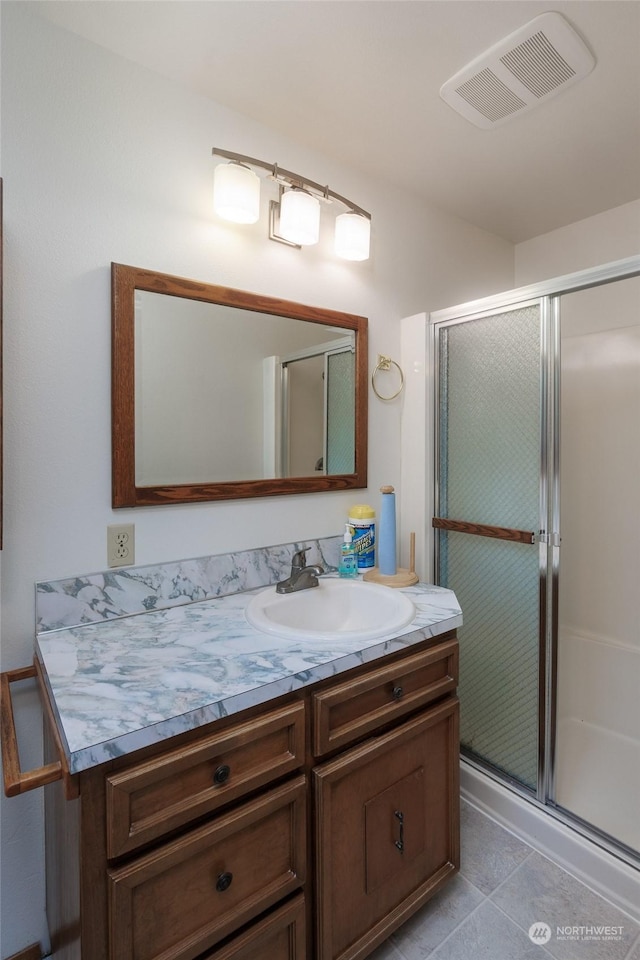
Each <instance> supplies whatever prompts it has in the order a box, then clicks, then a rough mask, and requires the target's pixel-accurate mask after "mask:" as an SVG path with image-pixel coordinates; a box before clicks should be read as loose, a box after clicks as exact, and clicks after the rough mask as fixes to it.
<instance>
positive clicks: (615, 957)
mask: <svg viewBox="0 0 640 960" xmlns="http://www.w3.org/2000/svg"><path fill="white" fill-rule="evenodd" d="M461 847H462V857H461V867H460V873H459V874H457V875H456V877H455V878H454V879H453V880H452V881H451V883H450V884H448V886H446V887H445V888H444V889H443V890H441V891H440V893H438V894H436V896H435V897H434V898H433V899H432V900H430V901H429V903H427V904H426V905H425V906H424V907H423V908H422V910H420V911H419V912H418V913H417V914H415V916H414V917H412V919H411V920H409V921H408V923H406V924H405V925H404V926H403V927H401V928H400V929H399V930H398V931H397V932H396V933H395V934H394V935H393V936H392V937H391V938H390V940H388V941H387V943H385V944H384V945H383V946H382V947H380V948H379V949H378V950H377V951H376V952H375V953H374V954H372V957H371V960H426V958H429V960H551V958H555V960H640V925H639V924H637V923H634V921H633V920H631V919H630V918H629V917H628V916H627V915H626V914H624V913H622V912H621V911H620V910H618V909H617V908H616V907H614V906H612V905H611V904H610V903H608V902H607V901H606V900H603V899H602V897H599V896H598V895H597V894H595V893H593V891H592V890H590V889H589V888H588V887H586V886H585V885H584V884H583V883H580V881H579V880H576V879H574V877H572V876H570V875H569V874H568V873H566V872H565V871H564V870H562V869H561V868H560V867H558V866H557V865H556V864H555V863H552V862H551V861H550V860H548V859H547V858H546V857H543V856H542V855H541V854H539V853H538V852H537V851H536V850H534V849H533V848H532V847H530V846H528V845H527V844H526V843H523V842H522V841H521V840H519V839H518V838H517V837H514V836H513V834H511V833H509V832H508V831H507V830H504V829H503V828H502V827H500V826H498V824H496V823H494V821H493V820H490V819H489V818H488V817H486V816H484V814H482V813H480V812H479V811H478V810H476V809H475V808H474V807H472V806H471V805H470V804H468V803H465V802H464V801H463V802H462V810H461ZM534 923H537V924H542V923H546V924H548V926H549V927H550V929H551V938H550V939H549V940H548V941H547V942H546V943H545V944H541V943H538V942H536V943H534V942H532V941H531V939H530V938H529V929H530V927H531V926H532V924H534ZM597 926H609V927H622V932H621V934H620V939H609V940H605V939H586V938H585V937H584V936H583V935H582V934H579V935H578V936H579V939H575V938H574V939H563V938H562V936H560V937H558V935H557V932H558V927H597ZM616 933H617V931H616Z"/></svg>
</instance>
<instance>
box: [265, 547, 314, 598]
mask: <svg viewBox="0 0 640 960" xmlns="http://www.w3.org/2000/svg"><path fill="white" fill-rule="evenodd" d="M323 573H324V569H323V568H322V567H319V566H318V565H317V564H312V565H311V566H309V567H308V566H307V551H306V550H298V551H297V553H294V555H293V559H292V561H291V574H290V575H289V576H288V577H287V579H286V580H281V581H280V583H278V584H276V593H295V592H296V591H297V590H308V589H309V588H310V587H317V586H318V577H321V576H322V574H323Z"/></svg>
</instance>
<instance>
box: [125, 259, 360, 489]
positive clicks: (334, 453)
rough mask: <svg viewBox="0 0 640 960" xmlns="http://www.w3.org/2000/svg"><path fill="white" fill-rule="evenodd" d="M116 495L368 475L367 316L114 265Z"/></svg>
mask: <svg viewBox="0 0 640 960" xmlns="http://www.w3.org/2000/svg"><path fill="white" fill-rule="evenodd" d="M111 281H112V370H111V374H112V376H111V383H112V398H111V407H112V457H113V462H112V467H113V488H112V489H113V506H114V507H134V506H149V505H155V506H157V505H160V504H169V503H189V502H194V501H206V500H232V499H240V498H244V497H267V496H276V495H281V494H292V493H316V492H322V491H326V490H348V489H355V488H358V487H365V486H366V485H367V318H366V317H360V316H356V315H353V314H348V313H340V312H338V311H334V310H324V309H322V308H320V307H312V306H308V305H305V304H300V303H294V302H291V301H288V300H280V299H277V298H274V297H266V296H261V295H259V294H255V293H248V292H246V291H243V290H234V289H231V288H229V287H219V286H213V285H211V284H207V283H200V282H198V281H195V280H187V279H184V278H182V277H174V276H170V275H169V274H163V273H156V272H154V271H151V270H143V269H139V268H137V267H130V266H125V265H123V264H119V263H113V264H112V265H111Z"/></svg>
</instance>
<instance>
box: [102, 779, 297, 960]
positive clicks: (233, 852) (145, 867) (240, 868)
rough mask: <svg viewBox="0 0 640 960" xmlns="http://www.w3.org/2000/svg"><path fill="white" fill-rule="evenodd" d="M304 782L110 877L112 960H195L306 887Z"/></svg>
mask: <svg viewBox="0 0 640 960" xmlns="http://www.w3.org/2000/svg"><path fill="white" fill-rule="evenodd" d="M305 783H306V781H305V779H304V777H297V778H296V779H295V780H293V781H292V782H290V783H288V784H285V785H284V786H281V787H277V788H275V789H273V790H271V791H270V792H269V793H267V794H265V795H264V796H261V797H258V798H257V799H256V800H252V801H249V802H248V803H245V804H243V805H242V806H241V807H238V808H237V809H235V810H232V811H231V812H229V813H226V814H222V815H221V816H219V817H217V818H216V819H215V820H212V821H211V822H210V823H207V824H205V825H204V826H202V827H198V828H197V829H195V830H192V831H191V832H190V833H187V834H185V835H184V836H183V837H180V838H179V839H177V840H173V841H171V842H170V843H166V844H164V846H162V847H159V848H158V849H157V850H154V851H151V852H150V853H146V854H144V856H141V857H138V858H137V859H136V860H134V861H133V862H132V863H131V864H128V865H127V866H125V867H120V868H118V869H116V870H111V871H109V894H110V898H109V899H110V904H109V906H110V926H111V929H110V936H111V940H110V957H111V960H193V958H194V957H197V956H198V955H199V954H201V953H202V952H203V951H205V950H207V949H209V948H211V947H212V946H213V945H214V944H216V943H218V942H219V941H220V940H222V939H223V938H224V937H226V936H229V935H230V934H231V933H233V932H234V931H235V930H237V929H238V928H239V927H240V926H242V925H243V924H245V923H247V922H248V921H250V920H253V919H254V918H255V917H257V916H258V915H259V914H260V913H262V912H263V911H264V910H266V909H267V908H268V907H270V906H272V905H273V904H274V903H276V902H277V901H278V900H281V899H282V898H283V897H285V896H287V895H288V894H289V893H293V892H295V891H296V890H297V889H299V888H300V887H301V886H302V885H303V883H304V871H305V844H306V840H305V806H306V788H305Z"/></svg>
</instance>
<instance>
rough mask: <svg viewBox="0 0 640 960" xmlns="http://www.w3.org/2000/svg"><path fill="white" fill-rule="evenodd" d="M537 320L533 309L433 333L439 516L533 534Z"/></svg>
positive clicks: (537, 453)
mask: <svg viewBox="0 0 640 960" xmlns="http://www.w3.org/2000/svg"><path fill="white" fill-rule="evenodd" d="M539 316H540V311H539V308H538V306H537V305H535V306H531V307H524V308H521V309H519V310H512V311H509V312H508V313H502V314H498V315H497V316H494V317H485V318H482V319H480V320H471V321H468V322H467V323H461V324H458V325H456V326H451V327H446V328H445V329H444V330H442V331H441V333H440V343H441V349H440V358H441V378H444V379H445V381H446V392H445V397H444V402H443V403H442V404H441V410H440V437H441V449H440V458H441V467H442V470H443V477H444V479H445V481H446V482H445V488H446V489H445V496H444V499H443V498H442V496H441V502H440V516H446V517H451V518H452V519H454V520H469V521H472V522H474V523H487V524H491V525H494V526H500V527H513V528H516V529H520V530H535V531H537V530H538V527H539V519H538V517H539V493H538V490H539V476H540V321H539ZM441 483H442V477H441Z"/></svg>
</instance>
